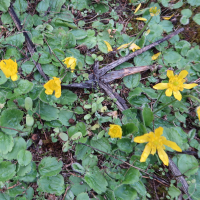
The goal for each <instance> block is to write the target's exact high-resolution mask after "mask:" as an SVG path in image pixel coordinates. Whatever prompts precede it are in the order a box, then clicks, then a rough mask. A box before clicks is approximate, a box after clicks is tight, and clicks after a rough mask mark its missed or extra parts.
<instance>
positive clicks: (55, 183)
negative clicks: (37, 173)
mask: <svg viewBox="0 0 200 200" xmlns="http://www.w3.org/2000/svg"><path fill="white" fill-rule="evenodd" d="M37 183H38V186H39V187H38V190H39V191H41V192H47V193H50V194H56V195H58V196H60V195H61V194H62V193H64V191H65V186H64V178H63V177H62V176H61V175H60V174H58V175H56V176H42V177H41V178H40V179H39V180H38V182H37Z"/></svg>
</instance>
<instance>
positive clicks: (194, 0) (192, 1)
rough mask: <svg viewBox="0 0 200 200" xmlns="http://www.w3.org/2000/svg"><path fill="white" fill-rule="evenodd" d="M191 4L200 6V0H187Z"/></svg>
mask: <svg viewBox="0 0 200 200" xmlns="http://www.w3.org/2000/svg"><path fill="white" fill-rule="evenodd" d="M187 2H188V3H189V4H190V5H191V6H200V2H199V0H187Z"/></svg>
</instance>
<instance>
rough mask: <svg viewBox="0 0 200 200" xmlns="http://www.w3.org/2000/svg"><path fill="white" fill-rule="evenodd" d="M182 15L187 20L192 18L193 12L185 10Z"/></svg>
mask: <svg viewBox="0 0 200 200" xmlns="http://www.w3.org/2000/svg"><path fill="white" fill-rule="evenodd" d="M181 14H182V15H183V16H185V17H187V18H190V17H191V16H192V11H191V10H190V9H183V10H181Z"/></svg>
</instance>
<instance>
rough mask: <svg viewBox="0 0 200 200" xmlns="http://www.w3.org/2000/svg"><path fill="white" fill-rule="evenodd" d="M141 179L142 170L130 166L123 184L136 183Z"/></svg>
mask: <svg viewBox="0 0 200 200" xmlns="http://www.w3.org/2000/svg"><path fill="white" fill-rule="evenodd" d="M139 180H140V172H139V170H138V169H134V168H132V167H131V168H129V169H128V172H127V173H126V175H125V178H124V181H123V182H122V183H123V184H134V183H136V182H138V181H139Z"/></svg>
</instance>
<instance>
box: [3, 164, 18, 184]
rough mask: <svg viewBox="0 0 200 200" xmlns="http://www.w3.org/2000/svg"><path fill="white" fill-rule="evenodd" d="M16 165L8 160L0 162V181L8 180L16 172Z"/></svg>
mask: <svg viewBox="0 0 200 200" xmlns="http://www.w3.org/2000/svg"><path fill="white" fill-rule="evenodd" d="M15 169H16V165H14V164H12V163H11V162H8V161H3V162H1V163H0V181H2V182H5V181H8V180H10V179H11V178H12V177H13V176H14V175H15V173H16V171H15Z"/></svg>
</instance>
